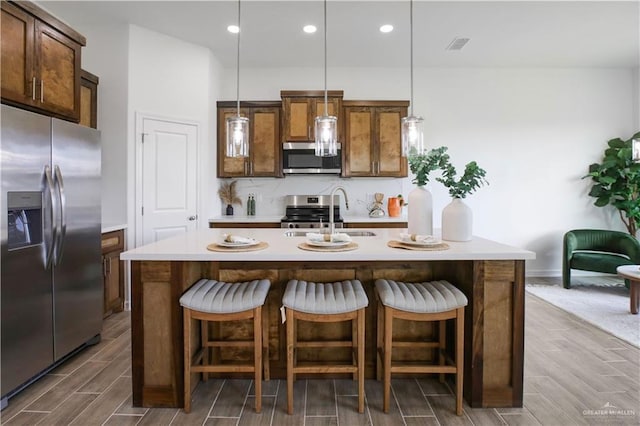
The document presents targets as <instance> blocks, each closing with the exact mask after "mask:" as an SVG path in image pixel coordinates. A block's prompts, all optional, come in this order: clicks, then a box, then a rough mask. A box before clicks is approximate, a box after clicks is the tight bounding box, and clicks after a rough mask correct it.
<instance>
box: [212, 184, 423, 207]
mask: <svg viewBox="0 0 640 426" xmlns="http://www.w3.org/2000/svg"><path fill="white" fill-rule="evenodd" d="M237 181H238V184H237V189H238V194H239V196H240V198H241V199H242V206H238V205H236V206H234V213H235V214H236V215H245V214H246V202H247V197H248V196H249V194H255V196H256V216H272V215H276V216H277V215H284V210H285V201H284V198H285V196H287V195H328V194H329V193H331V190H333V188H335V187H336V186H342V187H344V189H345V190H346V191H347V195H348V198H349V210H346V209H345V204H344V196H343V194H342V193H341V192H338V193H337V194H338V195H339V196H340V213H341V214H342V215H343V216H346V217H349V216H363V215H367V214H368V213H369V210H368V209H367V206H368V205H369V204H371V203H372V202H373V194H374V193H376V192H381V193H383V194H384V200H383V207H384V210H385V212H386V210H387V204H386V203H387V197H395V196H397V195H398V194H402V195H403V196H404V197H405V198H406V197H407V196H408V193H409V191H411V190H412V189H413V187H414V185H413V184H412V183H411V181H410V179H409V178H349V179H345V178H340V177H338V176H287V177H285V178H283V179H272V178H260V179H248V178H243V179H238V180H237ZM225 207H226V206H221V210H220V212H219V213H218V214H220V215H224V209H225Z"/></svg>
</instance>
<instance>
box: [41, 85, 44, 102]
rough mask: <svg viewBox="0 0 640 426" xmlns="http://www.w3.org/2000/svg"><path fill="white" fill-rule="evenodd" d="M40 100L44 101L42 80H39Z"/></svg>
mask: <svg viewBox="0 0 640 426" xmlns="http://www.w3.org/2000/svg"><path fill="white" fill-rule="evenodd" d="M40 102H42V103H44V80H41V81H40Z"/></svg>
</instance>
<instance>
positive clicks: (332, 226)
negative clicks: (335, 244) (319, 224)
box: [329, 186, 349, 235]
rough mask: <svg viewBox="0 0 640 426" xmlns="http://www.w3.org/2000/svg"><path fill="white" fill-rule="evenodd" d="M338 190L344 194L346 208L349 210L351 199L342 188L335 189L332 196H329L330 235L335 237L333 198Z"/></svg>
mask: <svg viewBox="0 0 640 426" xmlns="http://www.w3.org/2000/svg"><path fill="white" fill-rule="evenodd" d="M338 189H339V190H340V191H342V193H343V194H344V206H345V207H346V208H347V210H349V198H348V197H347V191H345V189H344V188H343V187H341V186H336V187H335V188H333V191H331V195H330V196H329V231H330V234H329V235H333V233H334V232H335V224H334V223H333V220H334V218H333V197H334V195H335V193H336V191H337V190H338Z"/></svg>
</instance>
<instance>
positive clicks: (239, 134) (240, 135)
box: [227, 0, 249, 157]
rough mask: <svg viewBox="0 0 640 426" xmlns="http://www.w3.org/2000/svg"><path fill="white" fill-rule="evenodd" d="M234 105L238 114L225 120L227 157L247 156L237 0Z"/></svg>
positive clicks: (247, 129)
mask: <svg viewBox="0 0 640 426" xmlns="http://www.w3.org/2000/svg"><path fill="white" fill-rule="evenodd" d="M236 103H237V108H238V113H237V115H236V116H235V117H229V118H227V157H248V156H249V119H248V118H246V117H240V0H238V51H237V56H236Z"/></svg>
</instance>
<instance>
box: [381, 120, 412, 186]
mask: <svg viewBox="0 0 640 426" xmlns="http://www.w3.org/2000/svg"><path fill="white" fill-rule="evenodd" d="M401 114H402V113H401V112H400V111H398V110H385V109H382V108H381V109H379V110H378V113H377V114H376V121H377V123H376V128H377V131H378V150H379V151H378V164H379V167H378V169H379V170H378V175H379V176H403V173H404V176H406V159H404V158H402V141H401V138H402V137H401V129H400V120H401V119H402V115H401Z"/></svg>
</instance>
